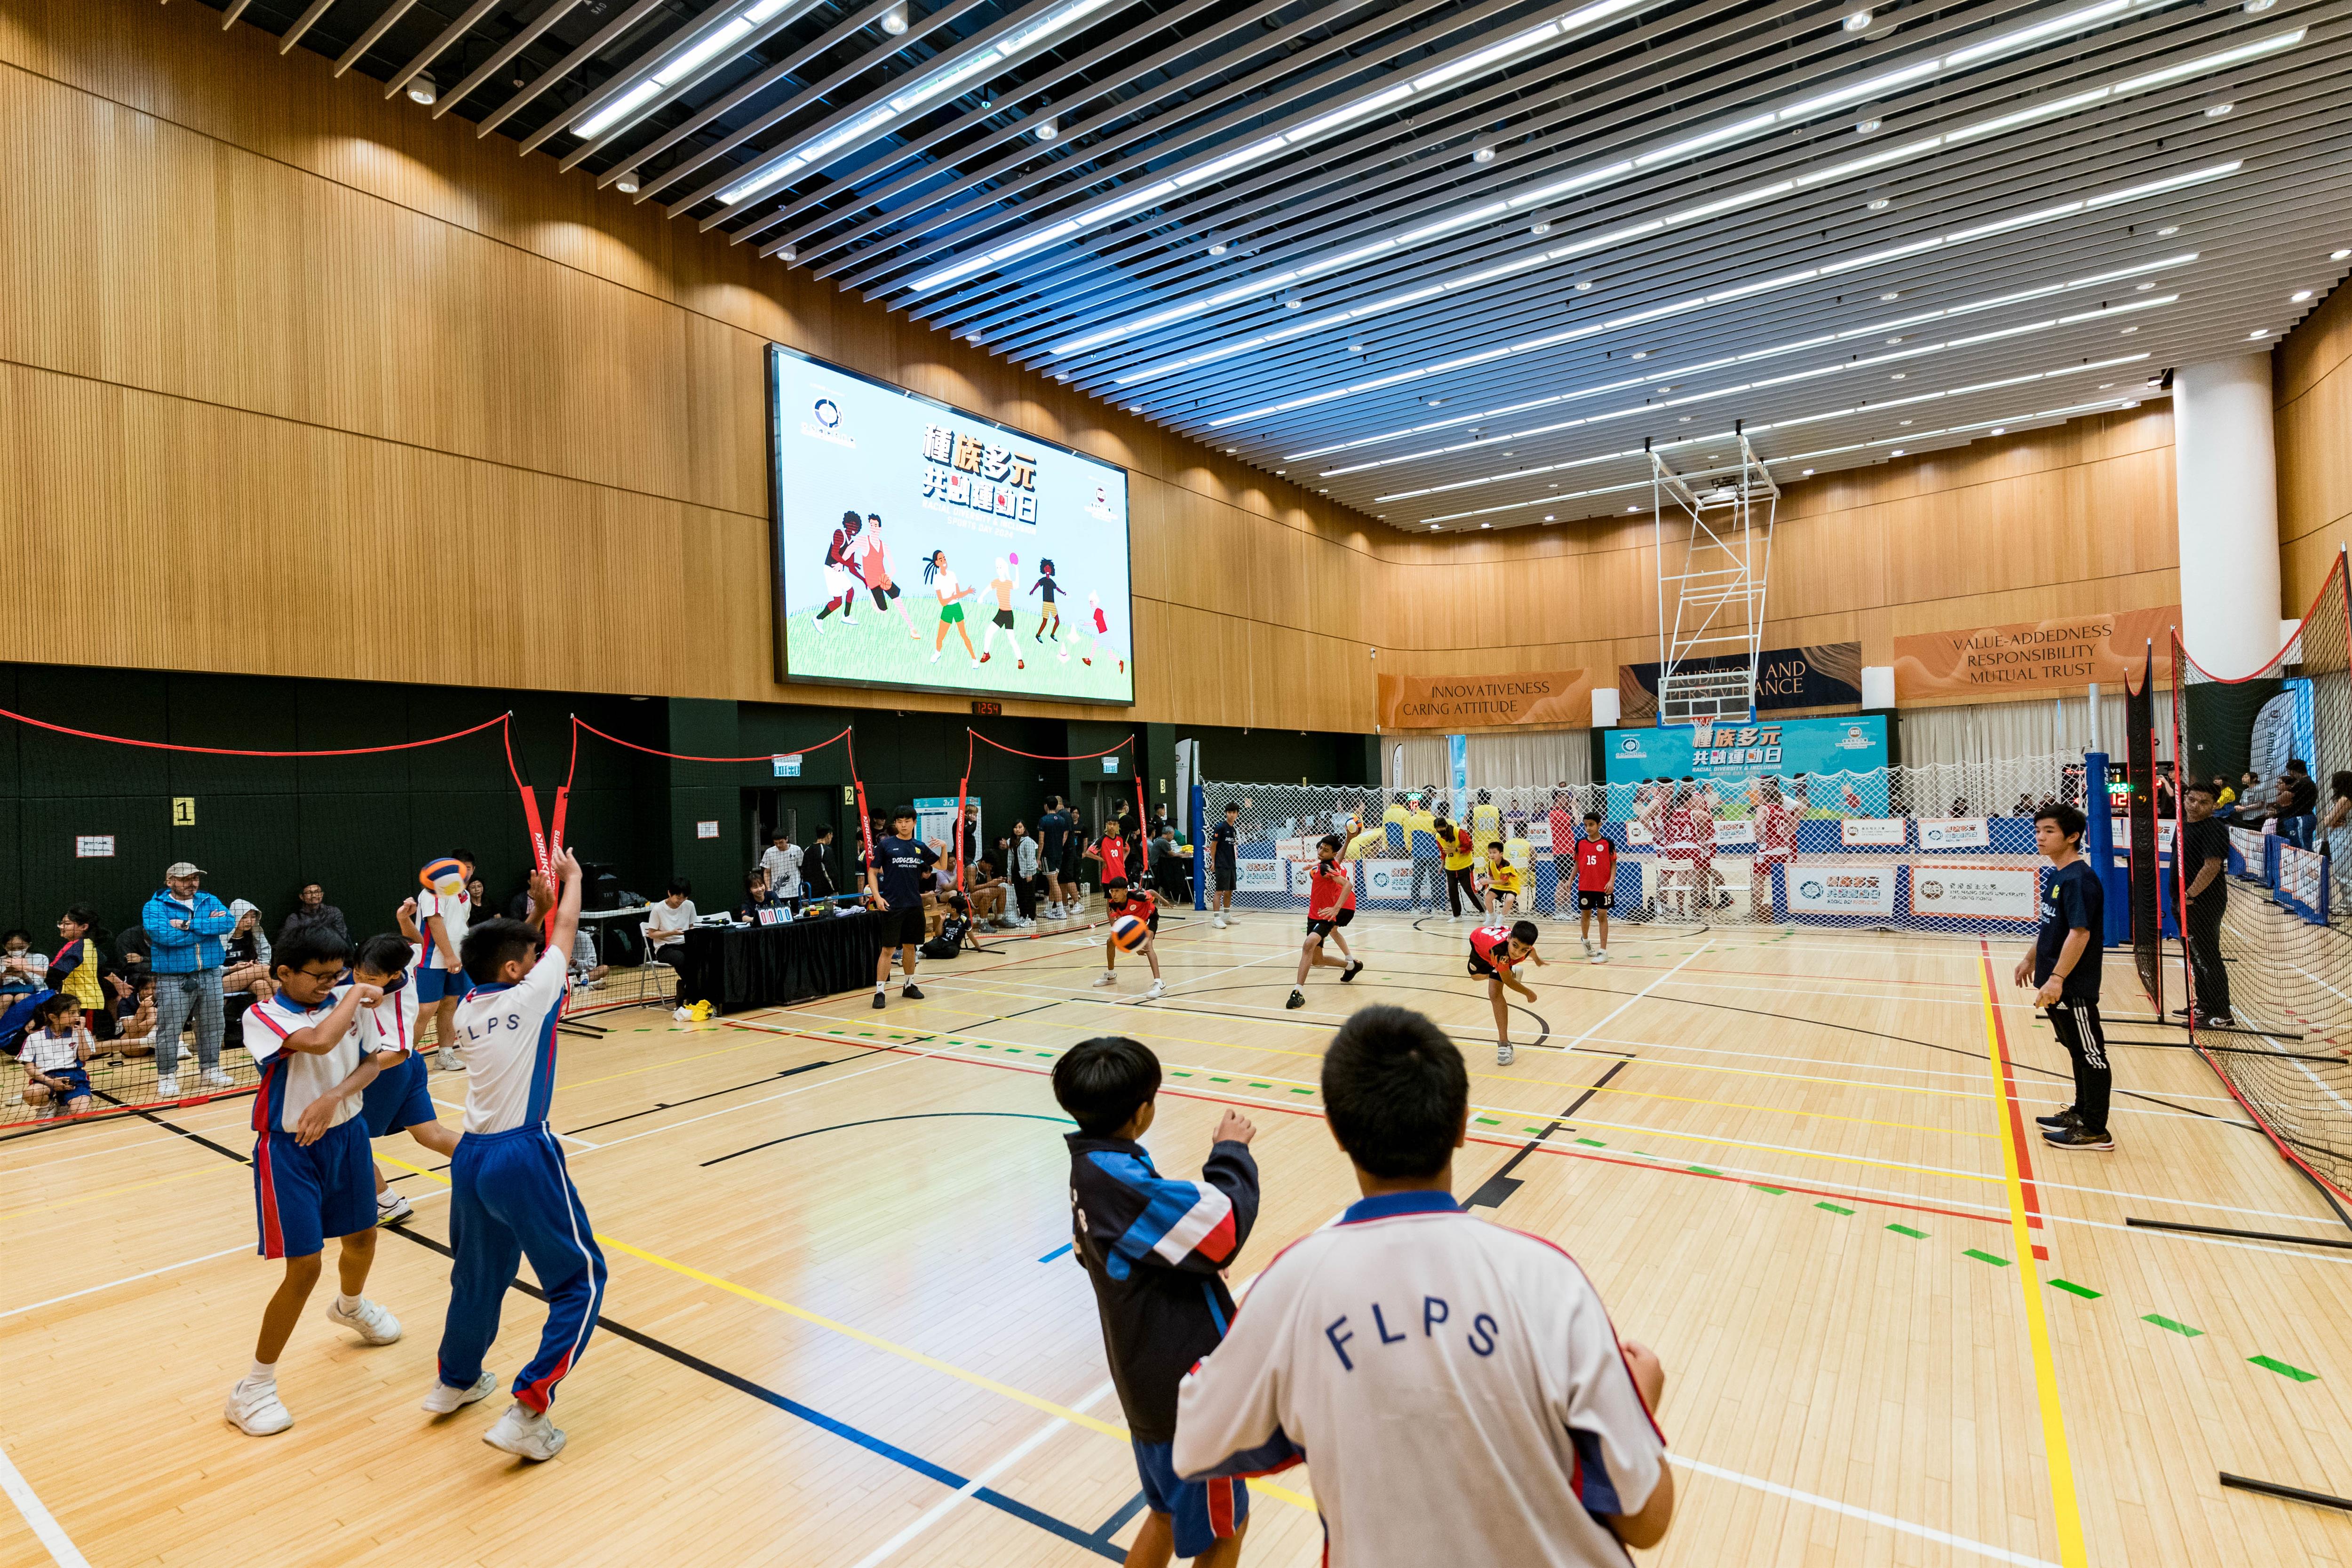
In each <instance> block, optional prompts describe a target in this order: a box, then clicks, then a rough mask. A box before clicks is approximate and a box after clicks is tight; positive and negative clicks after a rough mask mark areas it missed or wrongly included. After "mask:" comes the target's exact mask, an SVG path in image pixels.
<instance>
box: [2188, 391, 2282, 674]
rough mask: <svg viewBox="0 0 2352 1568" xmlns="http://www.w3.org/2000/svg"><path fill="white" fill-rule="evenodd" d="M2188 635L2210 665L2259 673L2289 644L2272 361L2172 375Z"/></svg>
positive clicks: (2193, 651)
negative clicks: (2283, 631)
mask: <svg viewBox="0 0 2352 1568" xmlns="http://www.w3.org/2000/svg"><path fill="white" fill-rule="evenodd" d="M2172 459H2173V468H2174V472H2175V474H2176V476H2177V480H2178V482H2177V485H2176V489H2177V491H2178V499H2179V528H2180V621H2181V626H2180V638H2181V641H2182V642H2183V643H2185V644H2186V645H2187V646H2188V648H2189V658H2193V659H2195V660H2196V661H2197V662H2198V663H2199V664H2200V666H2202V667H2203V668H2205V669H2206V670H2208V671H2209V672H2210V673H2212V674H2214V675H2218V676H2221V677H2224V678H2225V679H2235V678H2237V677H2241V676H2246V675H2252V673H2253V672H2254V671H2255V670H2257V669H2260V668H2262V667H2263V665H2265V664H2267V663H2269V662H2270V660H2271V658H2272V656H2273V655H2274V654H2276V653H2277V652H2278V650H2279V646H2280V645H2279V539H2278V468H2277V458H2276V455H2275V451H2274V448H2273V446H2272V444H2271V361H2270V355H2269V354H2267V353H2250V354H2240V355H2238V356H2237V357H2235V358H2232V359H2224V360H2213V361H2210V362H2209V363H2204V364H2192V365H2183V366H2181V367H2180V368H2179V369H2178V370H2176V371H2175V372H2173V375H2172Z"/></svg>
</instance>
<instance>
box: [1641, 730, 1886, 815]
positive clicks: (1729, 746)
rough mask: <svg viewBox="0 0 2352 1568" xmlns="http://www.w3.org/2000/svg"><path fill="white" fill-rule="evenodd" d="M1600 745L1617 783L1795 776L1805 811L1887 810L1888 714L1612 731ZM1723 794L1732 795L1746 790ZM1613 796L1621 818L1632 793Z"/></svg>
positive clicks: (1875, 812)
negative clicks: (1801, 785) (1801, 781)
mask: <svg viewBox="0 0 2352 1568" xmlns="http://www.w3.org/2000/svg"><path fill="white" fill-rule="evenodd" d="M1602 745H1603V747H1604V756H1605V758H1606V761H1607V767H1608V782H1609V783H1610V784H1612V785H1617V784H1627V785H1630V784H1641V783H1643V782H1644V781H1645V780H1649V779H1679V778H1684V777H1688V778H1693V779H1699V780H1704V781H1706V782H1709V783H1713V784H1717V785H1718V786H1722V785H1728V784H1745V783H1746V781H1748V780H1749V779H1755V778H1777V779H1780V780H1783V781H1793V780H1795V779H1797V778H1798V777H1799V776H1800V775H1802V776H1803V778H1804V781H1805V783H1804V788H1803V789H1802V791H1801V792H1798V791H1796V790H1795V789H1794V788H1793V786H1790V787H1791V793H1792V794H1797V793H1801V794H1802V795H1803V797H1804V798H1803V804H1802V805H1799V807H1798V809H1799V810H1800V811H1802V810H1804V809H1806V808H1807V807H1808V806H1810V807H1811V808H1812V809H1816V810H1822V811H1826V812H1832V813H1834V814H1836V815H1839V816H1848V815H1854V814H1861V815H1865V816H1867V815H1878V814H1883V813H1884V812H1885V809H1886V719H1885V715H1884V714H1864V715H1863V716H1862V717H1859V718H1854V719H1785V720H1781V721H1779V722H1777V723H1774V722H1765V723H1744V722H1743V723H1738V724H1675V725H1668V726H1663V727H1660V728H1656V729H1641V730H1611V731H1606V732H1605V739H1604V740H1603V742H1602ZM1621 793H1622V795H1623V799H1622V801H1621V800H1620V799H1619V796H1620V795H1621ZM1720 793H1722V794H1723V795H1725V796H1726V797H1727V798H1731V797H1733V796H1734V795H1738V794H1739V793H1743V792H1736V791H1732V790H1729V789H1723V790H1721V791H1720ZM1610 795H1611V803H1612V806H1616V807H1617V808H1618V809H1616V810H1615V811H1613V812H1612V815H1614V816H1623V815H1624V807H1625V806H1626V805H1629V804H1630V802H1631V800H1632V796H1631V794H1630V792H1620V791H1618V790H1615V789H1612V790H1611V792H1610ZM1792 804H1793V803H1792Z"/></svg>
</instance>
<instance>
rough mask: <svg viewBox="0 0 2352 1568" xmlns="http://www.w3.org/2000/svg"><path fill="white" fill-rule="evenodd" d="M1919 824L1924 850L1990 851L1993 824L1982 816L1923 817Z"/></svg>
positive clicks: (1920, 842) (1920, 843)
mask: <svg viewBox="0 0 2352 1568" xmlns="http://www.w3.org/2000/svg"><path fill="white" fill-rule="evenodd" d="M1918 822H1919V847H1920V848H1922V849H1989V848H1990V847H1992V824H1990V822H1987V821H1986V820H1985V819H1984V818H1983V817H1981V816H1923V817H1920V818H1919V819H1918Z"/></svg>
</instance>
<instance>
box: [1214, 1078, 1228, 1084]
mask: <svg viewBox="0 0 2352 1568" xmlns="http://www.w3.org/2000/svg"><path fill="white" fill-rule="evenodd" d="M1209 1081H1210V1082H1211V1083H1231V1082H1233V1081H1234V1080H1233V1079H1229V1078H1213V1079H1210V1080H1209Z"/></svg>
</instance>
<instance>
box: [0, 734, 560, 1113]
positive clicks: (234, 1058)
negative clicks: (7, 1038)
mask: <svg viewBox="0 0 2352 1568" xmlns="http://www.w3.org/2000/svg"><path fill="white" fill-rule="evenodd" d="M0 719H5V720H8V721H13V722H15V723H17V724H21V725H23V726H25V727H26V728H27V729H31V730H38V731H46V732H48V733H50V734H56V735H64V736H68V737H71V738H72V739H75V740H79V741H90V742H98V743H100V744H102V745H111V746H122V747H127V748H130V749H132V750H136V751H147V752H182V753H186V754H190V755H194V756H209V757H249V758H255V759H258V760H265V761H276V762H300V761H303V760H306V759H310V760H318V759H324V758H329V757H363V756H382V755H387V754H390V753H393V752H415V751H423V750H425V749H426V748H429V747H434V746H446V745H450V744H453V743H455V742H459V741H463V740H465V739H467V737H469V736H474V735H479V734H483V733H484V732H486V731H491V730H496V731H499V747H500V751H501V753H502V754H503V757H504V760H505V763H506V767H507V775H508V777H509V780H510V781H511V782H512V783H513V785H514V788H515V791H516V793H517V795H519V796H520V801H521V805H522V807H523V815H524V819H525V821H526V823H527V824H528V825H529V827H530V834H531V837H532V854H533V859H534V863H535V864H537V865H539V866H540V867H541V869H542V870H544V869H545V867H546V865H547V858H546V851H545V847H544V844H543V841H542V840H543V835H542V833H541V827H540V817H539V805H538V802H537V800H536V799H535V798H534V797H533V795H532V792H531V790H530V787H529V786H528V785H526V784H524V783H523V779H522V773H521V771H520V768H519V766H518V765H517V763H516V761H515V753H514V714H513V712H512V711H511V710H509V711H507V712H504V713H500V714H499V715H497V716H496V717H494V718H490V719H485V720H484V721H481V722H480V723H478V724H471V725H468V726H467V727H466V728H465V729H462V730H453V731H449V732H448V733H447V734H445V735H433V736H428V737H426V738H425V739H423V740H416V741H396V742H387V743H385V744H383V745H380V746H329V747H319V748H312V749H294V748H283V749H279V748H261V747H239V746H196V745H189V744H185V743H183V742H173V741H150V740H144V739H142V738H140V737H138V736H133V735H111V734H108V733H105V732H104V731H96V730H84V729H79V728H77V727H75V726H73V725H69V724H58V723H54V722H52V721H48V720H46V719H37V718H34V717H33V716H32V715H30V714H28V713H19V712H17V711H16V710H13V709H7V708H0ZM207 890H208V891H209V889H207ZM264 934H267V933H266V931H265V933H264ZM44 989H47V988H46V987H45V988H44ZM101 1000H104V997H103V994H101ZM224 1012H225V1013H226V999H225V1001H224ZM195 1016H196V1015H195V1013H194V1011H193V1010H192V1012H191V1014H190V1021H191V1022H193V1021H194V1017H195ZM148 1059H150V1058H126V1057H123V1056H121V1054H120V1053H115V1054H114V1055H112V1056H111V1057H110V1059H109V1060H108V1061H107V1062H106V1063H105V1064H104V1066H103V1067H102V1068H101V1066H100V1061H99V1059H98V1058H96V1057H93V1058H92V1060H91V1062H90V1063H89V1067H88V1068H87V1069H86V1070H87V1071H88V1074H89V1082H90V1089H91V1094H90V1099H91V1100H94V1101H103V1102H104V1103H100V1104H94V1105H93V1106H92V1107H91V1109H89V1110H85V1111H81V1112H79V1113H76V1112H71V1111H65V1110H59V1111H58V1112H57V1113H56V1114H47V1113H46V1112H47V1107H39V1108H36V1107H33V1106H31V1105H29V1104H18V1105H14V1106H0V1137H5V1136H12V1135H18V1134H20V1133H22V1132H25V1131H44V1130H47V1129H49V1128H55V1127H60V1126H66V1125H70V1124H74V1123H79V1122H86V1121H103V1120H108V1119H110V1118H118V1117H122V1116H130V1115H138V1114H142V1113H144V1112H150V1111H153V1110H162V1109H166V1108H175V1107H176V1108H193V1107H194V1106H199V1105H204V1104H207V1103H209V1102H211V1101H212V1100H225V1099H235V1098H238V1097H241V1096H243V1095H246V1094H250V1093H252V1092H253V1091H254V1089H255V1088H256V1087H257V1075H256V1074H254V1073H253V1072H252V1068H251V1063H250V1060H249V1059H248V1058H247V1057H246V1054H245V1052H244V1051H243V1049H242V1048H241V1047H239V1046H237V1044H236V1041H235V1038H234V1026H232V1025H230V1024H228V1023H227V1022H226V1019H225V1021H224V1028H223V1031H222V1038H221V1042H220V1054H219V1057H218V1058H217V1062H218V1065H219V1068H220V1069H221V1070H222V1071H224V1072H226V1073H227V1074H228V1076H229V1077H230V1078H231V1079H236V1082H234V1083H233V1084H232V1085H231V1086H230V1087H228V1088H226V1089H221V1088H215V1089H212V1090H211V1091H210V1092H206V1093H199V1094H176V1095H173V1096H169V1097H166V1096H163V1095H162V1094H160V1093H158V1092H155V1089H156V1081H157V1080H156V1079H154V1078H152V1077H149V1076H148V1075H147V1074H146V1072H145V1068H144V1063H145V1061H146V1060H148ZM27 1081H29V1080H27Z"/></svg>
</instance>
